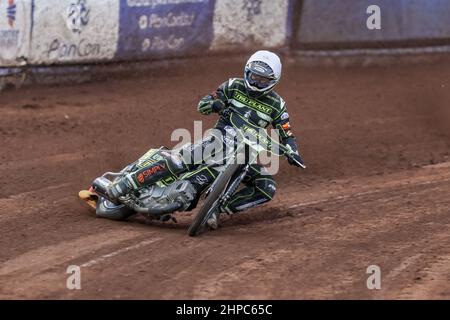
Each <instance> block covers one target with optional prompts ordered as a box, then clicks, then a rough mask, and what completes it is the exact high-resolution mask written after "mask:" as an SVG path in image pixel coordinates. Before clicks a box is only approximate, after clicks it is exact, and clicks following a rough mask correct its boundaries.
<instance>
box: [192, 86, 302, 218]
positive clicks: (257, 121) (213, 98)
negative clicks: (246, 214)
mask: <svg viewBox="0 0 450 320" xmlns="http://www.w3.org/2000/svg"><path fill="white" fill-rule="evenodd" d="M230 106H233V109H234V110H236V111H237V112H239V113H240V114H241V115H242V116H244V117H245V118H247V119H248V121H249V122H251V123H252V124H254V125H256V126H258V127H260V128H263V129H265V128H267V127H268V126H269V125H272V126H273V127H274V128H275V129H277V130H278V135H279V137H280V142H281V143H282V144H283V145H285V146H286V147H287V148H288V149H290V151H291V154H292V155H293V156H294V158H295V160H297V161H298V162H299V163H301V164H303V161H302V159H301V157H300V155H299V152H298V147H297V143H296V138H295V137H294V135H293V133H292V130H291V125H290V123H289V114H288V111H287V109H286V103H285V101H284V100H283V99H282V98H281V97H280V96H279V95H278V94H277V93H276V92H274V91H271V92H270V93H269V94H267V95H264V96H261V97H252V96H251V95H250V94H248V93H247V89H246V86H245V84H244V80H243V79H238V78H235V79H230V80H229V81H227V82H225V83H223V84H222V85H221V86H220V87H219V88H218V89H217V90H216V91H214V92H212V93H211V94H209V95H207V96H205V97H204V98H203V99H201V101H200V103H199V105H198V111H199V112H200V113H201V114H203V115H209V114H212V113H219V114H222V113H223V112H224V111H225V110H226V109H227V108H228V107H230ZM214 128H215V129H217V130H219V131H222V132H224V133H225V131H227V130H229V128H230V123H228V120H227V118H226V117H224V116H221V117H220V118H219V120H218V121H217V123H216V125H215V127H214ZM289 163H290V164H292V165H297V164H296V162H294V161H291V160H289ZM243 182H244V184H245V185H246V187H245V188H243V189H242V190H240V191H239V192H237V193H236V194H235V195H234V196H233V197H232V198H231V199H230V200H229V201H228V203H227V204H226V207H225V208H223V209H224V211H226V212H228V213H236V212H238V211H242V210H245V209H248V208H251V207H254V206H256V205H260V204H262V203H265V202H268V201H270V200H272V198H273V197H274V195H275V191H276V183H275V180H274V179H273V177H272V176H270V175H269V174H268V173H267V170H266V169H265V168H264V167H262V166H261V165H259V164H254V165H252V166H251V170H250V173H249V174H248V175H247V177H245V179H244V181H243Z"/></svg>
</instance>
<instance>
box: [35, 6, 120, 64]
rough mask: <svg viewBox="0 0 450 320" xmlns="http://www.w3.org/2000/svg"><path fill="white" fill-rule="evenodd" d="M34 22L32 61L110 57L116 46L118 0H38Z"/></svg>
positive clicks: (86, 60)
mask: <svg viewBox="0 0 450 320" xmlns="http://www.w3.org/2000/svg"><path fill="white" fill-rule="evenodd" d="M33 24H34V27H33V30H32V40H31V52H30V62H31V63H33V64H58V63H79V62H95V61H103V60H109V59H112V58H113V57H114V55H115V53H116V49H117V41H118V34H119V33H118V32H119V0H38V1H35V2H34V22H33Z"/></svg>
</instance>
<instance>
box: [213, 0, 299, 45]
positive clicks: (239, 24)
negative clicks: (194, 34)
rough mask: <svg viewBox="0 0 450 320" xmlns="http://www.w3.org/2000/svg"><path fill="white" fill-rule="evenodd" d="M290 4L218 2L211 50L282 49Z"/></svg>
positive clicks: (265, 0)
mask: <svg viewBox="0 0 450 320" xmlns="http://www.w3.org/2000/svg"><path fill="white" fill-rule="evenodd" d="M291 4H292V2H291V1H289V0H277V1H273V0H217V1H216V9H215V12H214V41H213V43H212V45H211V50H230V49H242V48H255V47H264V48H276V47H282V46H284V45H285V43H286V40H287V38H288V36H289V33H290V25H289V23H288V20H289V19H288V18H289V17H291V15H290V14H289V10H290V8H291Z"/></svg>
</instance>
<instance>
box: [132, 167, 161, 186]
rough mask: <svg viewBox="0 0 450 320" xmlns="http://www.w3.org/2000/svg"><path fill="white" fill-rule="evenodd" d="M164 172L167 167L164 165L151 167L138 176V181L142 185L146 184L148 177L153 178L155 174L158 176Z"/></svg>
mask: <svg viewBox="0 0 450 320" xmlns="http://www.w3.org/2000/svg"><path fill="white" fill-rule="evenodd" d="M164 170H166V167H165V166H164V165H162V164H159V165H157V166H154V167H151V168H150V169H147V170H145V171H143V172H141V173H140V174H139V175H138V177H137V179H138V181H139V183H141V184H142V183H144V182H145V180H146V179H147V178H148V177H151V176H153V175H154V174H156V173H157V172H160V171H164Z"/></svg>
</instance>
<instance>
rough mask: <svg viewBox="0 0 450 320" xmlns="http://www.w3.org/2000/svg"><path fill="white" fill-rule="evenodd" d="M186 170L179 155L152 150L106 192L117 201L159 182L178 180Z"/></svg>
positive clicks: (111, 198)
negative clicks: (134, 191)
mask: <svg viewBox="0 0 450 320" xmlns="http://www.w3.org/2000/svg"><path fill="white" fill-rule="evenodd" d="M186 169H187V168H186V166H185V165H184V163H183V161H182V159H181V158H180V157H179V155H178V154H174V153H171V152H170V151H160V152H155V150H150V151H149V152H148V153H147V154H145V155H144V156H143V157H141V158H140V159H139V160H138V161H137V162H136V163H135V164H134V165H133V166H132V169H131V172H129V173H127V174H126V175H125V176H124V177H122V178H120V179H118V180H116V181H115V182H114V183H113V184H112V185H111V186H110V187H109V188H108V189H107V190H106V192H107V195H108V198H109V199H110V200H116V199H117V198H119V197H120V196H123V195H125V194H127V193H129V192H130V191H133V190H138V189H140V188H142V187H145V186H148V185H151V184H153V183H155V182H157V181H162V180H165V179H173V178H176V177H177V176H178V174H180V173H182V172H184V171H186Z"/></svg>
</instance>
